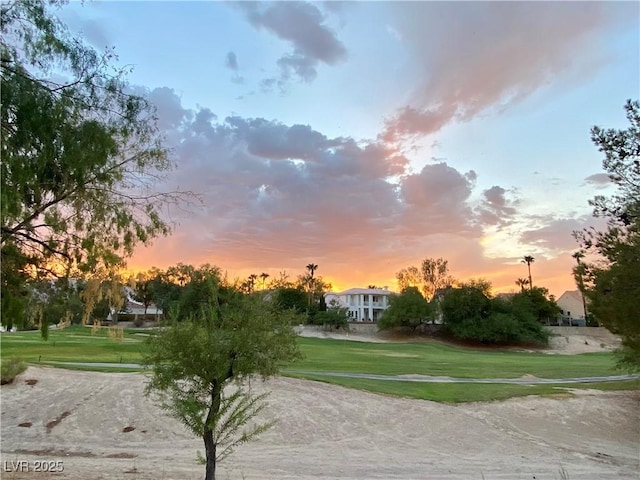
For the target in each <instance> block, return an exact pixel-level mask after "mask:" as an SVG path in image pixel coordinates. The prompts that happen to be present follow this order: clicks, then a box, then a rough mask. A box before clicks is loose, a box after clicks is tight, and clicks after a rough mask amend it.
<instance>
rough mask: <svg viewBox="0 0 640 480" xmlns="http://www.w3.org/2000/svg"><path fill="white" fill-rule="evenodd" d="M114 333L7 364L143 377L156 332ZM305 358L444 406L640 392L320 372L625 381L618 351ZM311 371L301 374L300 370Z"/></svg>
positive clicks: (35, 351) (321, 351)
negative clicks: (138, 366)
mask: <svg viewBox="0 0 640 480" xmlns="http://www.w3.org/2000/svg"><path fill="white" fill-rule="evenodd" d="M107 332H108V331H107V329H105V328H102V329H99V330H98V331H97V332H93V331H92V329H91V328H88V327H70V328H67V329H64V330H52V331H51V332H50V334H49V340H48V341H44V340H42V338H41V337H40V333H39V332H18V333H11V334H2V335H1V336H0V341H1V349H0V353H1V358H2V360H3V364H4V363H5V360H7V359H8V358H10V357H20V358H21V359H22V360H23V361H24V362H25V363H31V364H44V365H47V364H51V365H53V363H50V362H99V363H110V364H112V366H108V367H104V366H99V367H98V366H84V367H82V366H62V365H57V364H56V365H55V366H56V367H63V368H72V369H74V370H92V371H102V372H135V371H136V370H133V369H125V368H122V367H119V366H118V365H119V364H120V363H139V362H140V361H141V359H142V353H143V350H144V340H145V338H146V336H147V335H149V334H150V333H151V332H149V330H126V331H125V335H124V339H123V340H116V339H113V338H109V336H108V333H107ZM299 344H300V349H301V351H302V353H303V354H304V357H305V358H304V359H303V360H300V361H298V362H296V363H294V364H291V365H287V366H286V368H285V369H284V370H283V374H285V375H287V376H291V377H296V378H305V379H309V380H316V381H321V382H325V383H332V384H336V385H342V386H345V387H350V388H357V389H361V390H367V391H370V392H375V393H380V394H387V395H397V396H403V397H411V398H419V399H425V400H434V401H439V402H450V403H458V402H469V401H489V400H501V399H506V398H510V397H515V396H522V395H569V394H568V393H567V389H579V388H596V389H600V390H630V389H633V390H637V389H640V382H638V381H630V382H605V383H599V384H585V385H576V384H565V385H561V384H553V385H551V384H546V385H535V386H527V385H507V384H472V383H417V382H399V381H388V380H367V379H356V378H341V377H327V376H321V375H317V374H316V375H314V372H353V373H373V374H379V375H401V374H423V375H433V376H437V375H442V376H450V377H458V378H517V377H521V376H523V375H534V376H536V377H540V378H564V377H590V376H605V375H619V374H621V373H623V372H620V371H619V370H616V369H615V358H614V356H613V354H611V353H589V354H581V355H550V354H545V353H524V352H511V351H507V350H489V349H471V348H462V347H457V346H451V345H446V344H442V343H438V342H421V343H363V342H353V341H346V340H329V339H318V338H300V339H299ZM301 371H302V372H305V373H300V372H301Z"/></svg>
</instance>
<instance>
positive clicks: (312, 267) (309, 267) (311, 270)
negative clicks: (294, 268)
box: [307, 263, 318, 278]
mask: <svg viewBox="0 0 640 480" xmlns="http://www.w3.org/2000/svg"><path fill="white" fill-rule="evenodd" d="M317 269H318V265H316V264H315V263H310V264H309V265H307V270H308V271H309V275H311V278H313V274H314V273H315V271H316V270H317Z"/></svg>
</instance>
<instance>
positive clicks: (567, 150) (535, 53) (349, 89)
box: [58, 1, 640, 296]
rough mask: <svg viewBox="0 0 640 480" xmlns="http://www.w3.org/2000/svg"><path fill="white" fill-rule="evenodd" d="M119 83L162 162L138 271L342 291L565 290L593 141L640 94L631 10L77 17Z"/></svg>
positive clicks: (382, 5)
mask: <svg viewBox="0 0 640 480" xmlns="http://www.w3.org/2000/svg"><path fill="white" fill-rule="evenodd" d="M58 14H59V16H60V17H61V18H62V19H63V21H64V22H65V23H67V25H68V26H69V28H70V29H71V30H72V31H73V32H76V33H79V34H81V35H82V36H83V37H84V38H85V40H86V41H87V42H89V43H90V44H91V45H93V46H94V47H96V48H97V49H99V50H102V49H104V48H106V47H111V46H113V47H115V51H116V53H117V54H118V57H119V59H118V62H117V63H118V65H121V66H127V67H131V73H130V74H129V75H128V80H129V82H130V84H131V86H132V88H133V89H134V90H135V91H136V92H137V93H139V94H142V95H145V96H146V97H147V98H149V99H150V101H151V102H152V103H153V104H154V105H155V106H156V108H157V114H158V125H159V127H160V130H161V132H162V134H163V136H164V137H165V145H166V146H167V148H169V149H170V152H171V158H172V159H173V161H174V162H175V169H174V170H172V171H171V172H170V173H169V175H168V177H167V179H166V180H165V186H166V187H167V188H179V189H182V190H185V191H192V192H194V193H197V194H198V195H199V196H200V198H201V203H198V204H192V205H188V206H184V207H183V208H180V209H175V208H173V209H170V210H169V211H168V212H167V215H168V216H167V219H168V220H170V221H171V222H173V224H174V228H173V233H172V234H171V235H170V236H168V237H164V238H159V239H156V240H155V241H154V242H153V244H152V245H151V246H148V247H140V248H138V249H137V250H136V253H135V255H134V256H133V258H132V259H131V260H130V262H129V266H130V267H131V268H132V269H136V270H142V269H148V268H150V267H152V266H156V267H159V268H167V267H169V266H171V265H175V264H177V263H179V262H181V263H186V264H193V265H199V264H202V263H210V264H212V265H217V266H219V267H220V268H221V269H222V270H224V271H226V272H227V274H228V276H229V277H230V278H239V279H242V278H246V277H247V276H248V275H249V274H251V273H256V274H260V273H262V272H265V273H268V274H270V275H271V276H272V277H276V276H278V275H279V272H282V271H286V272H287V273H288V274H289V275H291V277H293V278H295V277H296V276H297V275H298V274H301V273H303V272H304V271H305V266H306V265H307V264H309V263H314V264H317V265H318V270H317V272H316V274H317V275H321V276H323V278H324V279H325V280H327V281H329V282H331V283H332V285H333V289H334V291H337V290H343V289H347V288H351V287H366V286H367V285H371V284H374V285H377V286H388V287H389V288H390V289H391V290H394V289H396V288H397V285H396V281H395V273H396V272H397V271H399V270H400V269H402V268H405V267H407V266H410V265H416V266H419V264H420V263H421V261H422V260H423V259H424V258H427V257H432V258H437V257H443V258H446V259H447V260H448V261H449V268H450V271H451V274H452V275H453V276H454V277H456V278H458V279H460V280H467V279H470V278H485V279H488V280H490V281H491V282H492V283H493V286H494V289H495V291H504V292H508V291H515V290H516V289H517V287H516V285H515V281H516V279H518V278H525V277H526V276H527V268H526V265H524V264H523V263H522V262H521V259H522V257H523V256H525V255H531V256H533V257H534V258H535V262H534V263H533V264H532V276H533V282H534V285H538V286H544V287H547V288H548V289H549V290H550V292H551V293H552V294H554V295H556V296H560V295H561V294H562V293H563V292H564V291H565V290H573V289H575V288H576V287H575V283H574V280H573V277H572V274H571V268H572V266H573V263H574V260H573V259H572V258H571V254H572V253H573V252H575V251H576V250H577V249H578V245H577V243H576V242H575V240H574V239H573V237H572V235H571V233H572V232H573V231H574V230H580V229H582V228H585V227H587V226H592V225H596V226H602V225H603V222H602V220H601V219H594V218H593V217H592V216H591V208H590V207H589V205H588V200H589V199H590V198H592V197H593V196H594V195H598V194H607V193H610V192H612V191H613V190H612V188H613V187H612V186H611V185H610V184H609V182H608V179H607V177H606V175H603V171H602V167H601V165H602V158H603V156H602V153H601V152H599V151H598V149H597V147H596V146H594V145H593V143H592V142H591V140H590V128H591V127H592V126H593V125H600V126H604V127H610V128H625V127H626V126H627V121H626V119H625V116H624V109H623V105H624V103H625V101H626V100H627V99H629V98H631V99H637V98H638V97H640V95H639V88H640V4H639V3H637V2H620V3H616V2H602V3H600V2H585V3H581V2H504V3H503V2H457V1H451V2H428V1H425V2H331V1H330V2H256V3H254V2H237V3H234V2H208V1H202V2H161V1H156V2H127V1H121V2H101V1H91V2H85V3H83V4H81V3H77V2H72V3H71V4H69V5H67V6H65V7H63V9H62V10H60V11H59V13H58Z"/></svg>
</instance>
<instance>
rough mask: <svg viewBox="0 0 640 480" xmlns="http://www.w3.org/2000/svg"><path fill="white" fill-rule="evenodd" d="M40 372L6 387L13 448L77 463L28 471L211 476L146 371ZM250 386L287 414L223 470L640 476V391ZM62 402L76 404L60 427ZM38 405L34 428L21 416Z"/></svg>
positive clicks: (19, 453) (267, 474)
mask: <svg viewBox="0 0 640 480" xmlns="http://www.w3.org/2000/svg"><path fill="white" fill-rule="evenodd" d="M28 373H29V376H30V378H35V379H38V381H39V385H40V388H42V389H44V390H45V391H46V392H47V395H46V396H44V397H43V396H42V395H34V394H33V390H32V389H31V388H30V387H28V386H26V385H24V383H20V384H16V385H9V386H8V387H3V388H2V390H1V395H2V403H1V408H2V439H1V452H2V457H3V458H6V459H13V458H18V459H20V460H23V459H24V460H31V461H33V460H35V459H42V458H47V459H51V460H62V461H64V472H62V473H61V474H56V475H55V476H53V475H50V476H42V477H35V476H25V477H24V478H29V479H31V478H62V479H65V480H102V479H105V480H106V479H115V480H123V479H127V480H130V479H131V478H134V477H135V478H136V480H152V479H153V480H155V479H161V480H169V479H176V480H177V479H186V480H191V479H193V480H196V479H200V478H202V476H203V474H204V467H203V466H202V465H201V464H199V462H198V460H197V454H196V452H197V451H200V452H202V451H203V445H202V441H201V440H200V439H198V438H196V437H194V436H192V435H191V434H190V433H189V432H187V431H186V430H185V428H184V427H183V426H182V424H181V423H180V422H178V421H177V420H174V419H172V418H169V417H167V416H166V415H165V413H164V412H163V411H162V410H160V409H159V408H158V407H157V406H156V405H155V404H154V403H153V402H152V401H151V400H149V399H148V398H147V397H145V396H144V386H145V378H146V377H145V375H144V374H134V373H118V374H111V373H110V374H107V373H96V372H80V371H70V370H61V369H54V368H34V367H30V368H29V369H28ZM251 388H252V390H253V391H254V392H262V391H265V390H269V391H271V392H272V393H271V395H270V396H269V397H268V402H269V405H268V408H267V409H265V410H264V411H263V412H262V415H263V418H264V419H265V420H270V419H276V418H277V419H278V422H277V424H276V426H275V427H274V428H272V429H271V430H269V431H268V432H266V433H265V434H264V435H263V436H262V437H260V438H259V439H258V440H257V441H256V442H254V443H251V444H247V445H243V446H242V447H240V448H238V450H237V451H236V452H235V453H234V454H233V455H232V456H230V457H229V458H228V459H226V460H225V461H224V462H222V463H221V464H220V478H221V479H223V480H236V479H237V480H239V479H246V480H269V479H272V480H275V479H278V480H294V479H296V480H297V479H299V480H318V479H328V478H330V479H341V480H356V479H357V480H361V479H379V480H382V479H384V480H398V479H424V478H435V479H447V480H467V479H480V478H482V477H483V476H484V477H485V478H487V479H488V478H491V479H502V480H507V479H509V480H511V479H531V478H533V477H534V476H535V477H536V478H538V479H541V478H544V479H549V480H551V479H557V478H561V476H560V473H559V472H560V470H561V469H564V470H565V471H566V472H567V473H568V475H569V478H572V479H574V478H576V479H578V478H579V479H587V480H590V479H593V480H596V479H598V480H600V479H605V480H606V479H610V480H613V479H636V480H637V478H638V476H637V472H638V445H640V394H639V392H600V391H595V390H586V391H585V390H579V389H576V390H574V391H573V396H572V397H571V398H551V399H550V398H540V397H524V398H517V399H510V400H507V401H504V402H491V403H472V404H463V405H443V404H438V403H434V402H428V401H420V400H413V399H402V398H395V397H390V396H383V395H375V394H370V393H366V392H360V391H356V390H351V389H346V388H342V387H338V386H335V385H327V384H322V383H317V382H309V381H305V380H297V379H290V378H275V379H272V380H270V381H269V382H268V383H266V384H264V383H262V382H260V381H254V382H252V384H251ZM43 399H44V400H43ZM61 409H67V410H65V411H73V415H71V416H68V417H67V418H66V420H65V421H64V422H61V423H59V424H58V425H57V427H56V428H55V429H52V430H51V431H50V433H47V429H46V428H44V425H45V423H46V419H47V418H52V416H54V415H56V414H57V412H60V410H61ZM25 417H26V418H29V419H30V420H32V421H33V422H34V426H33V427H32V428H20V427H18V426H17V425H18V423H19V422H21V421H24V419H25ZM122 425H130V426H131V425H135V426H136V429H135V430H133V431H131V432H129V433H127V435H123V434H122ZM145 431H146V432H147V433H143V432H145ZM51 445H56V448H55V450H53V449H51V447H50V446H51ZM132 473H135V475H133V476H132ZM15 478H16V479H20V478H22V477H20V476H16V477H15Z"/></svg>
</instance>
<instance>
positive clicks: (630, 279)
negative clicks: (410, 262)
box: [574, 100, 640, 370]
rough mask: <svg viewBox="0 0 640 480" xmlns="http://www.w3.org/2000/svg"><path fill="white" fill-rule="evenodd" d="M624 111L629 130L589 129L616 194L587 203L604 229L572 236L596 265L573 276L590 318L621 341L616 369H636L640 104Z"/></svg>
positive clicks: (639, 351) (639, 357)
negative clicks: (581, 286)
mask: <svg viewBox="0 0 640 480" xmlns="http://www.w3.org/2000/svg"><path fill="white" fill-rule="evenodd" d="M625 110H626V116H627V120H628V121H629V124H630V126H629V128H627V129H624V130H616V129H603V128H601V127H593V128H592V129H591V140H592V141H593V142H594V144H595V145H596V146H597V147H598V149H599V150H600V151H601V152H602V153H603V154H604V157H605V158H604V159H603V161H602V166H603V169H604V171H605V172H606V173H607V174H608V175H609V178H610V179H611V181H612V183H613V184H614V186H615V187H616V188H617V191H616V193H615V194H613V195H611V196H609V197H605V196H604V195H598V196H596V197H594V198H593V200H591V201H590V202H589V203H590V205H591V206H592V207H593V208H594V212H593V213H594V216H596V217H604V218H606V219H607V227H606V229H605V230H604V231H597V230H596V229H594V228H591V229H588V230H584V231H582V232H575V236H576V238H577V240H578V241H579V243H580V245H581V247H582V250H583V251H585V252H589V253H592V254H593V255H594V256H596V257H597V258H598V260H596V261H594V262H592V263H584V262H583V263H582V265H581V266H578V267H575V268H574V274H576V275H578V274H579V275H582V277H583V281H584V283H585V292H586V295H587V297H588V298H589V300H590V311H591V313H592V314H593V315H594V316H595V317H596V319H597V320H598V321H599V323H600V324H602V325H604V326H605V327H607V328H608V329H609V330H611V331H612V332H614V333H617V334H618V335H620V337H621V338H622V349H621V352H620V363H619V365H620V366H621V367H627V368H629V369H631V370H640V316H638V309H637V305H638V298H640V102H638V101H631V100H628V101H627V103H626V105H625ZM579 267H583V268H579Z"/></svg>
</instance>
